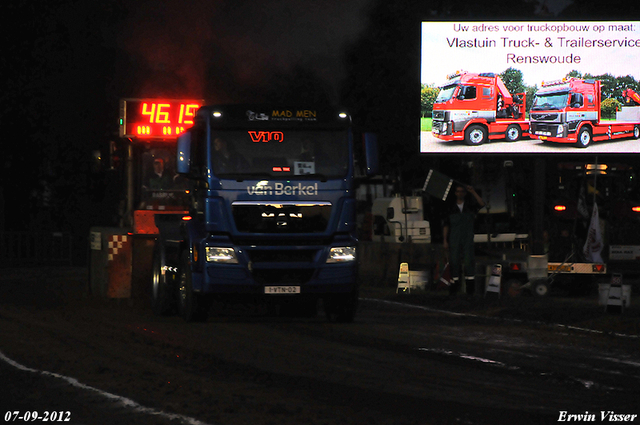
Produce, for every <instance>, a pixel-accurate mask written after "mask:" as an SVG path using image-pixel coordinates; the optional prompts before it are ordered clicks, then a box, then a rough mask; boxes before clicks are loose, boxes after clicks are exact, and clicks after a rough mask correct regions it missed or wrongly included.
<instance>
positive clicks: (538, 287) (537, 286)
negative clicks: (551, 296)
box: [532, 280, 549, 297]
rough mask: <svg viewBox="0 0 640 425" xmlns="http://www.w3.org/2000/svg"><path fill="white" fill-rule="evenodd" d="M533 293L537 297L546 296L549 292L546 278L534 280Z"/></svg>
mask: <svg viewBox="0 0 640 425" xmlns="http://www.w3.org/2000/svg"><path fill="white" fill-rule="evenodd" d="M532 289H533V294H534V295H536V296H538V297H546V296H547V294H548V293H549V285H548V284H547V281H546V280H541V281H539V282H535V283H534V284H533V285H532Z"/></svg>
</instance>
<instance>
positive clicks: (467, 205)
mask: <svg viewBox="0 0 640 425" xmlns="http://www.w3.org/2000/svg"><path fill="white" fill-rule="evenodd" d="M454 193H455V196H456V202H455V204H453V205H451V206H450V208H449V210H448V211H447V215H446V218H445V223H444V226H443V236H444V248H445V251H447V253H448V256H449V264H450V265H451V277H452V279H453V284H452V285H451V287H450V292H451V294H455V293H456V292H457V291H458V289H459V287H460V276H461V274H462V273H461V272H463V274H464V278H465V284H466V292H467V294H469V295H473V294H474V293H475V288H476V280H475V278H476V276H475V274H476V263H475V255H474V254H475V253H474V249H475V248H474V245H473V235H474V229H473V225H474V222H475V219H476V214H477V213H478V211H480V209H482V208H483V207H484V205H485V203H484V201H483V200H482V198H481V197H480V195H478V194H477V193H476V191H475V190H474V188H473V187H471V186H463V185H461V184H458V186H456V189H455V192H454ZM469 193H470V194H471V195H472V197H468V196H467V194H469Z"/></svg>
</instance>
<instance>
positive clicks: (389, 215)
mask: <svg viewBox="0 0 640 425" xmlns="http://www.w3.org/2000/svg"><path fill="white" fill-rule="evenodd" d="M394 215H395V213H394V212H393V207H388V208H387V220H393V216H394Z"/></svg>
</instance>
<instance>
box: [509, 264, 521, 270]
mask: <svg viewBox="0 0 640 425" xmlns="http://www.w3.org/2000/svg"><path fill="white" fill-rule="evenodd" d="M509 268H510V269H511V271H512V272H519V271H520V270H522V265H521V264H520V263H510V264H509Z"/></svg>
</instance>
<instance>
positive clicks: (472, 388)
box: [0, 269, 640, 425]
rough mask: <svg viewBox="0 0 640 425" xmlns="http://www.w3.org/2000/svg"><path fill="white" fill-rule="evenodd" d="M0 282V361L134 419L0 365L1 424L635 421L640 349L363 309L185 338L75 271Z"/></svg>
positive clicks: (457, 318)
mask: <svg viewBox="0 0 640 425" xmlns="http://www.w3.org/2000/svg"><path fill="white" fill-rule="evenodd" d="M3 272H4V273H3V276H2V278H0V285H2V288H3V292H2V293H3V296H2V298H1V299H0V352H2V353H3V354H4V355H5V356H6V357H8V358H10V359H13V360H14V361H16V362H18V363H19V364H21V365H24V366H26V367H29V368H32V369H37V370H44V371H49V372H53V373H56V374H59V375H63V376H67V377H73V378H75V379H77V380H78V381H79V382H80V383H82V384H85V385H88V386H91V387H93V388H97V389H100V390H101V391H103V392H107V393H110V394H114V395H118V396H121V397H125V398H126V399H127V400H131V401H134V402H136V403H137V405H136V406H138V407H137V408H136V407H135V406H134V407H131V406H129V407H126V406H123V401H122V400H123V399H118V400H115V401H114V400H112V399H109V398H108V397H106V396H105V395H104V394H100V393H96V392H94V391H91V390H87V389H80V388H76V387H73V386H71V385H69V383H67V382H65V381H63V380H61V379H60V378H56V377H51V376H42V375H41V374H39V373H36V372H33V371H24V370H18V369H16V368H15V367H13V366H11V365H9V364H7V363H6V362H5V361H0V383H1V384H2V387H1V391H2V392H3V393H4V394H3V397H0V406H1V407H2V410H0V414H1V415H2V416H0V418H3V417H4V414H5V412H6V411H7V410H23V411H24V410H27V409H28V410H40V411H42V410H50V411H51V410H69V411H70V412H71V422H70V423H76V424H112V423H136V424H164V423H173V424H176V423H188V419H186V417H190V418H196V419H197V420H199V421H202V422H204V423H208V424H224V425H227V424H229V425H232V424H274V425H275V424H283V425H288V424H296V425H298V424H421V425H425V424H426V425H428V424H507V423H508V424H513V423H519V424H546V423H556V421H557V419H558V416H559V413H560V412H561V411H567V412H569V413H584V412H585V411H588V412H590V413H595V414H596V415H597V416H598V417H599V416H600V411H601V410H613V411H615V412H616V413H636V414H638V413H640V405H639V404H638V400H640V350H639V348H640V341H639V339H638V338H625V337H613V336H610V335H606V334H598V333H590V332H584V331H580V330H572V329H567V328H558V327H553V326H545V325H542V324H539V323H538V324H532V323H529V322H525V323H519V322H514V321H510V320H496V319H492V318H483V317H478V316H469V315H451V314H446V313H442V312H437V311H428V310H424V309H419V308H412V307H408V306H403V305H398V304H392V303H385V302H381V301H377V300H373V299H367V300H363V301H362V302H361V309H360V312H359V315H358V317H357V320H356V323H353V324H332V323H327V322H326V321H325V320H324V318H322V317H321V316H319V317H318V318H315V319H292V318H274V317H268V316H266V315H264V314H262V313H261V311H260V309H258V310H257V311H256V310H255V309H252V308H249V307H246V306H235V307H233V308H225V309H223V310H222V312H221V313H220V314H217V315H214V316H213V317H211V318H210V319H209V320H208V322H207V323H200V324H185V323H184V322H183V321H182V320H181V319H179V318H177V317H168V318H158V317H155V316H153V315H152V314H151V312H150V310H149V309H147V308H143V307H135V306H134V307H131V306H129V305H128V303H126V302H124V303H104V302H101V301H97V300H91V299H87V298H86V297H85V295H84V288H86V277H85V274H84V271H83V270H79V269H36V270H30V271H19V270H10V271H6V270H4V271H3ZM634 314H635V313H634ZM140 406H144V407H147V408H149V409H154V410H147V411H142V412H141V411H140V410H141V408H140ZM136 409H137V410H136ZM157 412H165V413H174V414H179V415H183V416H180V417H177V416H176V417H173V418H171V417H165V416H159V415H157V414H153V413H157ZM516 416H517V418H518V420H517V421H515V422H514V418H515V417H516ZM636 422H637V423H640V421H638V419H637V417H636Z"/></svg>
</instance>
